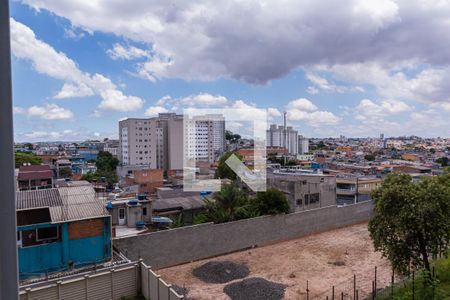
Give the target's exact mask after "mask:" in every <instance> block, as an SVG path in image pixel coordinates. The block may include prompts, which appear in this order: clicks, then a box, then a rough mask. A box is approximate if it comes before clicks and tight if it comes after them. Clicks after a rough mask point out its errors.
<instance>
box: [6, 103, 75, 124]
mask: <svg viewBox="0 0 450 300" xmlns="http://www.w3.org/2000/svg"><path fill="white" fill-rule="evenodd" d="M14 113H16V114H24V115H26V116H28V117H37V118H40V119H44V120H70V119H72V118H73V113H72V111H70V110H68V109H65V108H63V107H60V106H58V105H56V104H46V105H44V106H37V105H33V106H31V107H29V108H26V109H25V108H22V107H15V108H14Z"/></svg>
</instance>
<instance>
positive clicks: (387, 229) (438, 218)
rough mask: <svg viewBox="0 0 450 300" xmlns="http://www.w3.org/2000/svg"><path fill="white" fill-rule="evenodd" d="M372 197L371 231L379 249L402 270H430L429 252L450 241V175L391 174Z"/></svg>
mask: <svg viewBox="0 0 450 300" xmlns="http://www.w3.org/2000/svg"><path fill="white" fill-rule="evenodd" d="M372 199H373V200H374V201H375V208H374V216H373V218H372V219H371V220H370V222H369V231H370V236H371V237H372V240H373V243H374V246H375V249H376V250H377V251H381V252H382V253H383V255H384V256H385V257H387V258H388V259H389V260H390V262H391V264H392V266H393V267H394V269H395V270H396V271H398V272H400V273H403V274H406V273H407V272H408V266H410V265H411V266H412V267H414V268H425V270H427V271H428V272H430V258H429V256H430V255H437V254H438V253H439V252H440V251H443V250H444V249H447V248H448V246H449V245H450V175H442V176H435V177H432V178H424V179H422V180H420V181H419V182H417V183H413V182H412V179H411V177H410V176H409V175H406V174H391V175H389V176H387V177H386V179H385V180H384V182H383V185H382V186H381V187H380V188H378V189H376V190H375V191H374V192H373V193H372Z"/></svg>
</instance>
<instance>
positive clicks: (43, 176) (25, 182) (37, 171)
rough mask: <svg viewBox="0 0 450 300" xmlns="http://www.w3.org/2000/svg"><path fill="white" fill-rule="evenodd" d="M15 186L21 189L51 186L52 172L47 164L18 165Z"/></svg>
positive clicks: (38, 188)
mask: <svg viewBox="0 0 450 300" xmlns="http://www.w3.org/2000/svg"><path fill="white" fill-rule="evenodd" d="M17 186H18V189H19V190H21V191H25V190H40V189H48V188H52V186H53V172H52V170H51V168H50V166H49V165H27V166H20V168H19V173H18V175H17Z"/></svg>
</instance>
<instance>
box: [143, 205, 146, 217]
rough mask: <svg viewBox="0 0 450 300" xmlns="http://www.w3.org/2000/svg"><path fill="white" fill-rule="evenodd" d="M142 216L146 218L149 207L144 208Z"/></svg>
mask: <svg viewBox="0 0 450 300" xmlns="http://www.w3.org/2000/svg"><path fill="white" fill-rule="evenodd" d="M142 215H143V216H146V215H147V207H143V208H142Z"/></svg>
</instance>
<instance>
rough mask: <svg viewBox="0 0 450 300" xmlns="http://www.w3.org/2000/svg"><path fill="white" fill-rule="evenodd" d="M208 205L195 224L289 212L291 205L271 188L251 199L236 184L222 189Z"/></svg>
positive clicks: (208, 201)
mask: <svg viewBox="0 0 450 300" xmlns="http://www.w3.org/2000/svg"><path fill="white" fill-rule="evenodd" d="M206 203H207V205H206V212H205V213H203V214H198V215H197V216H196V217H195V220H194V223H196V224H197V223H203V222H208V221H212V222H214V223H223V222H229V221H235V220H240V219H247V218H253V217H258V216H262V215H269V214H271V215H273V214H282V213H288V212H289V204H288V202H287V200H286V197H285V195H284V194H283V193H282V192H281V191H279V190H277V189H274V188H270V189H268V190H267V191H266V192H258V193H257V194H256V197H250V196H248V195H247V194H246V193H245V192H244V191H243V190H242V189H240V188H239V187H238V186H237V184H236V183H233V184H229V185H226V186H224V187H222V189H221V190H220V191H219V192H216V193H214V195H213V199H207V200H206Z"/></svg>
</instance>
